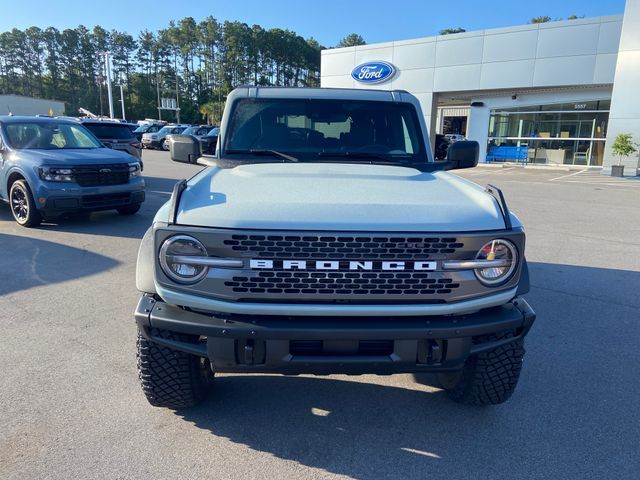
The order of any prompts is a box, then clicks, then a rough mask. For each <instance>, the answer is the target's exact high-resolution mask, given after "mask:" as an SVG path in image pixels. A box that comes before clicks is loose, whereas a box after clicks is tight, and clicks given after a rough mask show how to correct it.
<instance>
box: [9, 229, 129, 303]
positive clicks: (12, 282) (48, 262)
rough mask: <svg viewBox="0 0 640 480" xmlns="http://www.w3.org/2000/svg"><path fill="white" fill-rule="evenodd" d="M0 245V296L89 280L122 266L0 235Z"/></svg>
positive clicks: (78, 251) (47, 244)
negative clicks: (0, 256) (56, 284)
mask: <svg viewBox="0 0 640 480" xmlns="http://www.w3.org/2000/svg"><path fill="white" fill-rule="evenodd" d="M0 245H1V246H2V247H1V251H2V253H3V260H2V267H1V268H0V295H4V294H7V293H11V292H15V291H18V290H26V289H29V288H31V287H37V286H40V285H48V284H50V283H58V282H64V281H67V280H74V279H76V278H81V277H86V276H89V275H93V274H96V273H98V272H102V271H104V270H108V269H110V268H113V267H115V266H117V265H118V264H119V263H120V262H118V261H116V260H114V259H112V258H109V257H105V256H103V255H98V254H96V253H92V252H88V251H86V250H81V249H78V248H74V247H69V246H66V245H62V244H60V243H54V242H49V241H46V240H38V239H35V238H27V237H19V236H15V235H6V234H4V233H0ZM72 296H73V295H72Z"/></svg>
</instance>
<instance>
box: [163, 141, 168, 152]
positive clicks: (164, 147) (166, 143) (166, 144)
mask: <svg viewBox="0 0 640 480" xmlns="http://www.w3.org/2000/svg"><path fill="white" fill-rule="evenodd" d="M162 149H163V150H165V151H167V152H168V151H169V142H167V141H166V140H163V141H162Z"/></svg>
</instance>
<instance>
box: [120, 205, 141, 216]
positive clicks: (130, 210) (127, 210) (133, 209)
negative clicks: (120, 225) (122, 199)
mask: <svg viewBox="0 0 640 480" xmlns="http://www.w3.org/2000/svg"><path fill="white" fill-rule="evenodd" d="M140 207H141V205H140V204H139V203H138V204H137V205H129V206H128V207H121V208H119V209H118V213H119V214H120V215H133V214H135V213H138V211H139V210H140Z"/></svg>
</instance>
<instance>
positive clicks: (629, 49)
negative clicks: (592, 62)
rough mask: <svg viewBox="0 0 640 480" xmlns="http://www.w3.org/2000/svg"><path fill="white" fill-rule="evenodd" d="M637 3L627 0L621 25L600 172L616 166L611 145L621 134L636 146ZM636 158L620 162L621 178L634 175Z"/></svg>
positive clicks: (639, 106) (639, 118)
mask: <svg viewBox="0 0 640 480" xmlns="http://www.w3.org/2000/svg"><path fill="white" fill-rule="evenodd" d="M639 89H640V0H627V5H626V8H625V13H624V22H623V24H622V36H621V39H620V46H619V53H618V56H617V64H616V73H615V83H614V85H613V95H612V97H611V111H610V113H609V125H608V128H607V143H606V146H605V153H604V168H603V173H610V171H611V165H614V164H617V163H618V158H615V157H614V156H613V154H612V153H611V145H612V144H613V141H614V140H615V138H616V136H617V135H619V134H621V133H631V134H633V136H634V141H635V142H638V143H640V94H639ZM638 161H639V160H638V155H634V156H632V157H629V158H628V159H627V160H625V161H623V163H622V164H623V165H624V166H625V167H624V174H625V176H631V175H636V172H637V168H638Z"/></svg>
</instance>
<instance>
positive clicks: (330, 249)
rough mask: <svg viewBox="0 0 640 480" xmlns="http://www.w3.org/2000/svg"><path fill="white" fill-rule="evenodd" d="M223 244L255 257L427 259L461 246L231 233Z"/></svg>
mask: <svg viewBox="0 0 640 480" xmlns="http://www.w3.org/2000/svg"><path fill="white" fill-rule="evenodd" d="M224 245H226V246H227V247H229V248H231V250H233V251H234V252H238V253H239V254H240V255H242V256H253V257H259V258H272V259H273V258H297V259H309V258H313V259H326V258H331V259H334V260H338V259H352V260H360V259H363V258H366V259H367V260H427V259H429V258H440V257H443V256H445V255H447V254H451V253H454V252H455V251H456V250H458V249H460V248H462V247H463V246H464V244H463V243H461V242H458V241H457V239H456V238H452V237H395V236H385V237H378V236H362V235H357V236H324V235H322V236H321V235H318V236H315V235H312V236H306V235H232V236H231V238H229V239H226V240H225V241H224Z"/></svg>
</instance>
